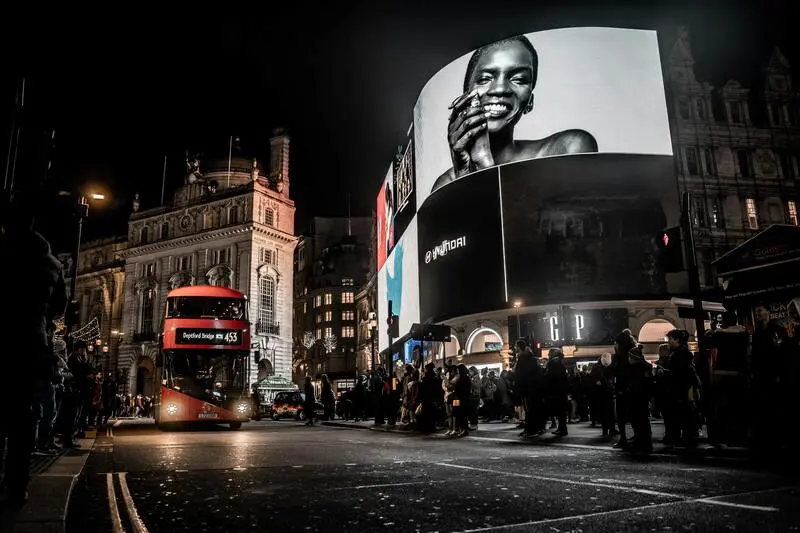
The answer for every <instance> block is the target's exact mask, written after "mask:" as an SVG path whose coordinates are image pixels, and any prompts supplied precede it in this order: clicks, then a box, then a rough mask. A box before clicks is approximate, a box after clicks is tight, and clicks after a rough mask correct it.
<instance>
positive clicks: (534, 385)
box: [514, 339, 546, 437]
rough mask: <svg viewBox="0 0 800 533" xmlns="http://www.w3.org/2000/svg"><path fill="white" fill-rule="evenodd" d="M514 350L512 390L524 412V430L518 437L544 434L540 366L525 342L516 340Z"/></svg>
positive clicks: (544, 416) (544, 417)
mask: <svg viewBox="0 0 800 533" xmlns="http://www.w3.org/2000/svg"><path fill="white" fill-rule="evenodd" d="M516 349H517V362H516V366H515V367H514V390H515V391H516V393H517V394H519V396H520V398H521V399H522V407H523V409H524V410H525V429H524V431H523V432H522V433H521V434H520V437H535V436H538V435H541V434H542V433H544V424H545V421H546V413H545V410H544V405H543V404H544V387H543V386H542V385H543V382H544V380H543V375H542V365H541V362H540V361H539V358H538V357H536V356H535V355H534V353H533V351H532V350H531V347H530V346H529V345H528V342H527V341H526V340H524V339H520V340H518V341H517V344H516Z"/></svg>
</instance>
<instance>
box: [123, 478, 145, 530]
mask: <svg viewBox="0 0 800 533" xmlns="http://www.w3.org/2000/svg"><path fill="white" fill-rule="evenodd" d="M127 476H128V474H127V472H120V473H119V486H120V489H122V500H123V501H124V502H125V507H127V508H128V518H130V520H131V526H132V527H133V531H134V533H147V528H146V527H145V525H144V522H142V519H141V518H139V513H138V512H136V504H134V503H133V496H131V491H130V489H128V480H127Z"/></svg>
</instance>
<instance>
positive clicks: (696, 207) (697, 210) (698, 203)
mask: <svg viewBox="0 0 800 533" xmlns="http://www.w3.org/2000/svg"><path fill="white" fill-rule="evenodd" d="M691 196H692V215H693V217H692V222H693V223H694V225H695V226H697V227H700V228H702V227H705V226H706V224H707V220H708V219H707V218H706V200H705V197H703V196H702V195H701V194H692V195H691Z"/></svg>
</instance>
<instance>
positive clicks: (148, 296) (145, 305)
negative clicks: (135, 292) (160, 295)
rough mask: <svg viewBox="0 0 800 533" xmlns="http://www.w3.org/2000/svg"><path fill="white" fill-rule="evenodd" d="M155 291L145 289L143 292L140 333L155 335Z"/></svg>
mask: <svg viewBox="0 0 800 533" xmlns="http://www.w3.org/2000/svg"><path fill="white" fill-rule="evenodd" d="M154 293H155V291H154V290H153V289H145V290H144V291H143V292H142V304H141V307H140V309H141V315H140V317H139V333H153V300H154V298H155V294H154Z"/></svg>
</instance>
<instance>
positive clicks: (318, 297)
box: [314, 294, 322, 307]
mask: <svg viewBox="0 0 800 533" xmlns="http://www.w3.org/2000/svg"><path fill="white" fill-rule="evenodd" d="M314 307H322V296H321V295H319V294H318V295H316V296H314Z"/></svg>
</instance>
